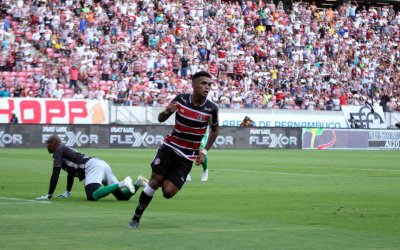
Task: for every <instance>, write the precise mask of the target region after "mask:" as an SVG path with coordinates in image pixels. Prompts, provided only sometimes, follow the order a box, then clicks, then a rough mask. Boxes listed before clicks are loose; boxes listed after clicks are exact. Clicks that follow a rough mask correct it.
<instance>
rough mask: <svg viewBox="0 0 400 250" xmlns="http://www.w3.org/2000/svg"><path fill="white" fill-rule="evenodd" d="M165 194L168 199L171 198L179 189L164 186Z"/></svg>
mask: <svg viewBox="0 0 400 250" xmlns="http://www.w3.org/2000/svg"><path fill="white" fill-rule="evenodd" d="M162 191H163V196H164V198H166V199H170V198H172V197H174V195H175V194H176V192H177V190H175V189H174V188H169V187H163V190H162Z"/></svg>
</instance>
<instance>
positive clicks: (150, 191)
mask: <svg viewBox="0 0 400 250" xmlns="http://www.w3.org/2000/svg"><path fill="white" fill-rule="evenodd" d="M155 191H156V190H154V189H152V188H151V187H150V185H146V186H145V187H144V188H143V192H144V193H145V194H147V195H148V196H153V194H154V192H155Z"/></svg>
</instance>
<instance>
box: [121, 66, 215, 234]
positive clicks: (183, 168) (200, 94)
mask: <svg viewBox="0 0 400 250" xmlns="http://www.w3.org/2000/svg"><path fill="white" fill-rule="evenodd" d="M211 84H212V80H211V75H210V74H209V73H208V72H205V71H200V72H197V73H196V74H194V75H193V77H192V87H193V91H192V93H191V94H179V95H177V96H176V97H175V98H174V99H173V100H172V101H171V103H170V104H169V105H168V107H167V108H166V109H165V110H164V111H163V112H161V113H160V114H159V115H158V121H159V122H164V121H166V120H167V119H168V118H169V117H170V116H171V115H172V114H173V113H174V112H176V115H175V126H174V128H173V130H172V132H171V133H170V134H169V135H168V136H166V137H165V139H164V143H163V145H162V146H160V147H159V149H158V151H157V154H156V156H155V157H154V159H153V161H152V163H151V167H152V173H151V177H150V181H149V182H148V184H147V185H145V187H144V188H143V191H142V193H141V194H140V198H139V204H138V205H137V207H136V210H135V213H134V215H133V218H132V220H131V221H130V222H129V224H128V227H129V228H137V227H138V226H139V220H140V218H141V217H142V214H143V212H144V210H145V209H146V207H147V206H148V205H149V203H150V202H151V200H152V198H153V194H154V192H155V191H156V190H157V189H158V188H159V187H161V188H162V192H163V196H164V197H165V198H167V199H169V198H172V197H173V196H174V195H175V194H176V193H177V192H178V191H179V190H180V189H181V188H182V186H183V184H184V183H185V181H186V176H187V175H188V174H189V172H190V170H191V169H192V165H193V161H195V163H196V165H200V164H201V163H202V162H204V156H205V155H207V152H208V150H209V149H210V148H211V146H212V145H213V143H214V141H215V139H216V138H217V135H218V107H217V105H215V104H214V103H213V102H211V101H210V100H208V99H207V95H208V92H209V91H210V86H211ZM208 125H210V128H211V131H210V135H209V137H208V142H207V145H206V146H205V148H204V149H201V150H199V147H200V142H201V140H202V138H203V136H204V134H205V133H206V130H207V126H208Z"/></svg>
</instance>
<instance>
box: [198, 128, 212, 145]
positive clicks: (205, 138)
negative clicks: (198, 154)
mask: <svg viewBox="0 0 400 250" xmlns="http://www.w3.org/2000/svg"><path fill="white" fill-rule="evenodd" d="M209 133H210V127H207V130H206V133H205V134H204V136H203V139H201V142H200V149H203V148H205V147H206V145H207V141H208V134H209Z"/></svg>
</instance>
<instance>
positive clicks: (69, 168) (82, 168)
mask: <svg viewBox="0 0 400 250" xmlns="http://www.w3.org/2000/svg"><path fill="white" fill-rule="evenodd" d="M46 143H47V150H48V151H49V154H53V173H52V175H51V178H50V186H49V192H48V193H47V194H46V195H43V196H40V197H37V199H40V200H43V199H51V198H52V197H53V193H54V190H55V189H56V186H57V182H58V178H59V176H60V172H61V169H63V170H64V171H66V172H67V173H68V176H67V191H65V193H63V194H62V195H59V196H58V197H60V198H68V197H70V196H71V189H72V186H73V184H74V177H78V178H79V180H80V181H82V180H84V183H85V191H86V197H87V199H88V200H90V201H97V200H99V199H100V198H103V197H105V196H107V195H109V194H111V193H112V194H113V195H114V196H115V198H117V200H125V201H126V200H129V199H130V198H131V197H132V196H133V195H134V194H135V193H136V191H137V190H138V188H139V187H143V186H144V185H145V183H146V182H147V180H146V179H145V178H144V177H142V176H139V177H138V178H137V180H136V182H135V183H134V184H133V183H132V178H131V177H129V176H128V177H126V178H125V179H124V180H123V181H121V182H118V180H117V178H116V177H115V175H114V174H113V172H112V170H111V167H110V166H109V165H108V164H107V163H106V162H105V161H103V160H101V159H98V158H95V157H90V156H87V155H85V154H82V153H79V152H78V151H76V150H75V149H73V148H71V147H68V146H66V145H63V144H62V143H61V139H60V137H58V136H57V135H52V136H50V137H49V139H48V140H47V141H46ZM103 185H104V186H103Z"/></svg>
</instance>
